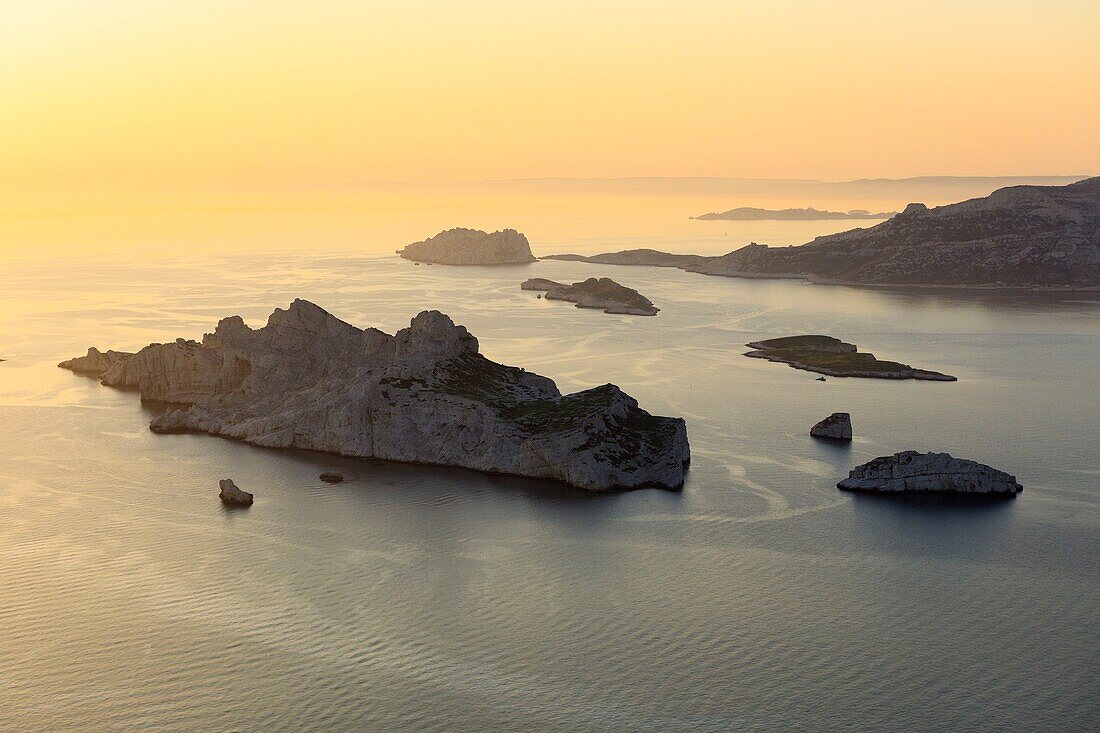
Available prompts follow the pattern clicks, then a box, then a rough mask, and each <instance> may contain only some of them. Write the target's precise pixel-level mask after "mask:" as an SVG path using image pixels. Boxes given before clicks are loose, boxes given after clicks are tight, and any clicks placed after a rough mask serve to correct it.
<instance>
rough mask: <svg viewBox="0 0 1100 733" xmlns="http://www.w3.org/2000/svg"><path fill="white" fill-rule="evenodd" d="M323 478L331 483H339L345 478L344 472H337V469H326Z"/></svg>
mask: <svg viewBox="0 0 1100 733" xmlns="http://www.w3.org/2000/svg"><path fill="white" fill-rule="evenodd" d="M321 480H322V481H327V482H328V483H330V484H338V483H340V482H341V481H343V480H344V474H342V473H337V472H336V471H325V472H324V473H322V474H321Z"/></svg>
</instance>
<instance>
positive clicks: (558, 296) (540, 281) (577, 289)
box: [520, 277, 660, 316]
mask: <svg viewBox="0 0 1100 733" xmlns="http://www.w3.org/2000/svg"><path fill="white" fill-rule="evenodd" d="M520 287H521V288H523V289H524V290H541V291H545V292H546V299H547V300H565V301H568V302H570V303H576V304H577V307H578V308H596V309H598V310H602V311H603V312H604V313H622V314H626V315H632V316H655V315H657V311H659V310H660V308H657V307H655V306H654V305H653V303H652V302H651V301H650V300H649V298H647V297H645V296H644V295H642V294H641V293H639V292H638V291H637V290H634V289H633V288H628V287H626V286H625V285H620V284H619V283H617V282H615V281H614V280H612V279H611V278H609V277H600V278H595V277H590V278H588V279H587V280H584V281H583V282H577V283H573V284H572V285H566V284H564V283H559V282H554V281H553V280H547V279H546V278H542V277H533V278H531V279H530V280H525V281H524V282H523V283H522V284H521V285H520ZM539 297H542V293H539Z"/></svg>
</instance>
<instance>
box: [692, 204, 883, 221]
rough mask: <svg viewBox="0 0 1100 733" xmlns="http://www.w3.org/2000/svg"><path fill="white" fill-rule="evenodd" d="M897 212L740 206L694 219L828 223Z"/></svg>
mask: <svg viewBox="0 0 1100 733" xmlns="http://www.w3.org/2000/svg"><path fill="white" fill-rule="evenodd" d="M897 213H898V212H896V211H880V212H878V213H877V214H872V213H871V212H870V211H866V210H864V209H852V210H851V211H820V210H818V209H815V208H813V207H812V206H811V207H809V208H807V209H758V208H756V207H753V206H740V207H738V208H736V209H730V210H729V211H723V212H721V213H716V212H711V213H709V214H703V215H702V216H693V217H691V218H692V219H699V220H702V221H827V220H832V219H889V218H890V217H891V216H895V215H897Z"/></svg>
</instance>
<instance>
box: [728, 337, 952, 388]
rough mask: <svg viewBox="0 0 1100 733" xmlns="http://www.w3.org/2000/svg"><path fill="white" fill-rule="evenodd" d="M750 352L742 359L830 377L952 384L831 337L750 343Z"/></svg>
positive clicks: (949, 378)
mask: <svg viewBox="0 0 1100 733" xmlns="http://www.w3.org/2000/svg"><path fill="white" fill-rule="evenodd" d="M745 345H746V346H748V347H749V348H750V349H752V351H749V352H746V353H745V356H748V357H752V358H754V359H767V360H768V361H775V362H779V363H781V364H787V365H788V366H790V367H793V368H795V369H802V370H805V371H808V372H816V373H818V374H827V375H829V376H831V377H865V378H870V379H920V380H927V381H932V382H954V381H957V377H953V376H951V375H950V374H942V373H940V372H934V371H929V370H927V369H917V368H915V367H911V366H909V365H908V364H902V363H900V362H896V361H884V360H882V359H878V358H877V357H875V355H874V354H869V353H866V352H860V351H859V349H858V348H857V347H856V345H855V344H849V343H846V342H844V341H841V340H840V339H838V338H834V337H832V336H822V335H819V334H814V335H804V336H784V337H782V338H773V339H765V340H763V341H751V342H749V343H747V344H745Z"/></svg>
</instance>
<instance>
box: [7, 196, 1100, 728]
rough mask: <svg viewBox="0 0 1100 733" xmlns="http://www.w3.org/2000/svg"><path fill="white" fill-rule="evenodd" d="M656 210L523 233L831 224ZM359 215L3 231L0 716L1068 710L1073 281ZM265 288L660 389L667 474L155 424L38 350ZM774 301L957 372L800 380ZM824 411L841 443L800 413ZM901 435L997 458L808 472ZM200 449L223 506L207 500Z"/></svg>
mask: <svg viewBox="0 0 1100 733" xmlns="http://www.w3.org/2000/svg"><path fill="white" fill-rule="evenodd" d="M557 205H560V202H558V204H553V203H551V204H548V206H550V207H551V208H552V209H553V207H554V206H557ZM554 211H558V210H557V209H554ZM682 213H683V214H684V216H682V217H678V218H677V221H676V224H675V226H669V227H668V228H667V229H659V228H658V229H659V231H658V233H657V234H655V235H653V236H650V237H646V236H644V234H645V230H646V226H645V220H644V219H643V220H638V219H634V220H631V221H629V222H628V221H625V220H623V222H622V226H621V228H620V230H619V231H621V232H623V235H622V236H621V237H620V236H615V234H614V232H615V231H616V229H615V227H614V226H612V225H611V224H606V223H605V225H604V226H603V227H602V228H601V229H599V235H598V236H592V235H590V234H588V233H586V227H585V226H584V221H583V217H582V218H581V219H579V220H576V221H572V222H571V223H569V225H568V226H567V227H564V228H561V229H559V230H555V234H553V236H547V238H546V239H545V240H540V239H537V238H535V237H533V238H532V246H533V247H534V248H535V251H536V254H550V253H552V252H554V251H580V252H588V253H591V252H596V251H606V250H614V249H622V248H624V247H626V246H656V247H657V248H661V249H666V250H670V251H680V252H701V253H706V254H714V253H718V252H722V251H727V250H729V249H733V248H735V247H736V246H740V245H741V244H744V243H747V241H752V240H755V241H764V242H771V243H777V244H793V243H797V242H800V241H805V240H806V239H809V238H812V236H814V235H816V234H824V233H829V232H832V231H839V230H841V229H846V228H850V227H851V226H852V223H851V222H836V221H828V222H812V223H807V222H696V221H689V220H688V219H687V216H688V215H693V214H697V213H705V210H703V211H697V210H694V209H691V208H688V207H684V211H683V212H682ZM291 214H292V212H290V213H288V212H285V211H283V212H281V214H280V216H281V217H282V218H283V220H284V221H288V220H291V219H293V217H292V215H291ZM161 215H163V212H162V214H161ZM402 216H403V217H404V218H403V221H405V220H408V221H412V220H414V219H415V217H413V216H412V215H411V214H409V213H408V212H405V213H403V214H402ZM426 216H427V218H431V215H430V214H429V215H426ZM433 221H434V220H433ZM455 223H456V224H461V223H464V222H455ZM873 223H874V222H856V223H855V224H856V225H860V226H866V225H868V224H873ZM36 226H37V225H36ZM143 226H144V225H143ZM210 228H211V229H212V230H213V229H216V228H217V227H216V225H211V227H210ZM368 230H369V227H367V226H364V227H363V230H362V231H359V230H357V231H356V233H355V237H348V238H347V239H345V240H341V241H340V243H339V246H337V244H334V243H333V239H330V238H327V237H325V236H322V237H318V238H316V239H315V240H313V241H309V240H303V242H302V243H301V244H300V246H294V247H287V246H278V247H276V246H272V247H270V248H268V247H265V246H264V245H263V241H264V236H265V235H264V232H263V231H259V232H253V235H252V236H250V237H249V239H248V243H247V246H244V245H242V246H235V245H234V242H235V241H239V240H240V231H239V230H237V229H235V230H234V235H233V237H228V238H227V239H226V240H224V241H223V240H204V241H205V243H206V245H207V246H204V247H197V248H194V249H189V248H186V247H183V246H178V247H177V246H175V245H172V246H166V247H164V248H161V249H160V250H158V251H156V252H155V253H154V252H152V251H151V250H148V251H147V250H136V249H133V248H125V247H122V248H114V249H111V248H106V249H101V248H98V247H92V246H88V247H72V248H68V249H58V250H51V249H49V248H48V247H46V246H45V245H42V246H38V245H36V246H35V247H30V248H23V249H20V250H19V251H18V253H17V255H18V256H14V255H13V256H11V257H7V258H5V259H4V261H3V262H2V263H0V278H2V282H3V289H2V290H0V358H3V359H5V361H3V362H0V730H3V731H13V732H14V731H19V732H22V731H305V730H325V731H440V732H444V731H446V732H451V731H455V732H458V731H471V732H474V731H502V732H515V731H562V732H566V731H569V732H573V731H685V732H686V731H822V732H827V731H856V730H859V731H946V730H951V731H1020V732H1021V733H1023V732H1032V731H1088V730H1097V729H1100V624H1098V621H1097V618H1098V613H1100V369H1098V368H1097V365H1098V364H1100V296H1098V295H1097V294H1096V293H1092V294H1089V293H1078V294H1070V293H1035V292H1026V291H989V290H986V291H963V290H934V289H913V290H898V289H893V290H890V289H876V288H856V287H848V286H826V285H810V284H806V283H803V282H800V281H794V280H749V279H734V278H721V277H708V276H702V275H697V274H691V273H687V272H682V271H680V270H675V269H670V268H645V267H622V266H611V265H593V264H586V263H579V262H564V261H540V262H537V263H533V264H530V265H524V266H501V267H444V266H439V265H435V266H428V265H414V264H413V263H411V262H408V261H405V260H403V259H400V258H398V257H397V256H395V255H394V254H392V252H393V250H394V249H395V248H396V247H398V246H401V245H402V244H404V243H405V242H404V241H401V240H396V241H395V240H394V239H392V238H387V237H382V236H379V237H376V238H375V239H371V235H370V233H369V231H368ZM42 231H45V230H42ZM74 231H75V230H74ZM104 231H107V230H104ZM111 231H114V230H111ZM142 231H143V232H147V233H148V235H149V236H153V233H151V232H152V229H149V230H145V229H143V230H142ZM422 233H423V235H424V236H427V235H430V234H432V233H434V224H433V227H428V228H426V230H425V231H423V232H422ZM104 236H108V235H106V234H105V235H104ZM230 240H232V241H230ZM42 241H46V238H43V240H42ZM405 241H408V240H407V239H406V240H405ZM535 276H537V277H546V278H551V279H555V280H561V281H570V282H571V281H575V280H580V279H583V278H586V277H592V276H607V277H612V278H614V279H615V280H617V281H619V282H621V283H623V284H625V285H627V286H629V287H632V288H636V289H638V290H639V291H640V292H642V293H643V294H644V295H646V296H647V297H649V298H650V299H651V300H652V301H653V302H654V303H655V304H656V305H657V306H658V307H659V308H660V309H661V311H660V313H659V315H658V316H656V317H653V318H646V317H637V316H620V315H608V314H604V313H601V312H599V311H595V310H584V309H578V308H575V307H573V306H572V305H571V304H568V303H563V302H552V301H547V300H545V299H538V298H536V297H535V294H534V293H531V292H527V291H522V290H521V289H520V288H519V284H520V282H522V281H523V280H524V279H526V278H528V277H535ZM294 298H305V299H307V300H310V301H313V302H315V303H317V304H318V305H321V306H322V307H324V308H325V309H327V310H329V311H330V312H332V313H333V314H335V315H336V316H338V317H340V318H342V319H344V320H346V321H348V322H350V323H353V324H355V325H357V326H363V327H365V326H375V327H378V328H381V329H383V330H385V331H387V332H391V333H392V332H393V331H395V330H396V329H399V328H402V327H404V326H406V325H407V324H408V322H409V320H410V319H411V318H412V317H413V316H415V315H416V314H417V313H418V312H419V311H421V310H425V309H438V310H441V311H443V312H445V313H447V314H449V315H450V316H451V317H452V318H453V319H454V320H455V321H456V322H457V323H460V324H463V325H465V326H467V327H468V328H469V329H470V331H471V332H472V333H473V334H475V335H476V336H477V338H478V339H479V341H480V345H481V351H482V353H483V354H485V355H486V356H488V357H489V358H491V359H494V360H496V361H499V362H503V363H506V364H511V365H517V366H522V367H524V368H526V369H528V370H531V371H534V372H537V373H539V374H543V375H546V376H548V377H551V378H553V379H554V380H556V382H557V383H558V385H559V387H560V388H561V389H562V390H563V391H566V392H571V391H575V390H581V389H586V388H589V387H593V386H597V385H601V384H604V383H607V382H612V383H614V384H617V385H619V386H620V387H621V388H622V389H624V390H625V391H626V392H628V393H629V394H631V395H632V396H634V397H635V398H637V399H638V401H639V402H640V404H641V406H642V407H643V408H645V409H646V410H648V411H650V412H652V413H654V414H660V415H674V416H681V417H683V418H684V419H685V420H686V421H687V426H688V436H689V440H690V444H691V451H692V463H691V467H690V470H689V472H688V478H687V482H686V483H685V485H684V487H683V490H682V491H679V492H669V491H662V490H656V489H653V490H641V491H634V492H629V493H621V494H610V495H601V494H593V493H587V492H584V491H581V490H576V489H572V488H570V487H567V486H564V485H561V484H556V483H552V482H546V481H537V480H530V479H523V478H515V477H506V476H492V475H483V474H480V473H477V472H473V471H468V470H463V469H457V468H456V469H449V468H438V467H423V466H416V465H403V464H393V463H384V462H375V461H360V460H353V459H346V458H338V457H334V456H329V455H325V454H320V453H310V452H299V451H287V450H272V449H263V448H257V447H253V446H250V445H247V444H244V443H240V442H234V441H230V440H225V439H221V438H216V437H210V436H204V435H155V434H153V433H151V432H150V431H149V429H148V423H149V420H150V418H151V416H152V415H153V414H154V412H153V408H151V407H145V406H143V405H142V404H141V402H140V400H139V398H138V395H137V394H135V393H133V392H127V391H120V390H116V389H112V388H108V387H104V386H101V385H100V384H99V383H98V382H97V381H96V380H94V379H90V378H88V377H85V376H80V375H76V374H73V373H71V372H68V371H64V370H61V369H58V368H57V366H56V364H57V362H59V361H61V360H62V359H66V358H70V357H73V356H77V355H80V354H83V353H84V351H85V350H86V349H87V348H88V347H89V346H92V345H95V346H97V347H99V348H100V349H106V348H114V349H122V350H135V349H138V348H140V347H142V346H144V345H146V344H148V343H150V342H154V341H166V340H170V339H175V338H177V337H184V338H201V336H202V334H203V333H204V332H208V331H211V330H213V327H214V325H215V323H216V322H217V321H218V320H219V319H220V318H221V317H223V316H227V315H232V314H239V315H241V316H242V317H243V318H244V319H245V320H246V322H248V323H249V324H250V325H253V326H261V325H263V323H264V322H265V319H266V317H267V315H268V314H270V312H271V311H272V310H273V309H274V308H276V307H286V306H287V305H288V304H289V303H290V302H291V301H292V300H293V299H294ZM804 333H821V334H829V335H833V336H836V337H839V338H842V339H844V340H846V341H850V342H853V343H856V344H857V345H859V347H860V348H861V350H865V351H870V352H873V353H874V354H876V355H877V356H879V357H880V358H885V359H891V360H896V361H902V362H906V363H909V364H912V365H914V366H918V367H921V368H925V369H932V370H936V371H941V372H946V373H949V374H953V375H956V376H957V377H958V381H957V382H953V383H940V382H917V381H889V380H873V379H843V378H828V379H827V380H826V381H825V382H820V381H817V379H816V377H817V376H818V375H815V374H810V373H808V372H804V371H799V370H795V369H791V368H788V367H786V366H784V365H781V364H775V363H769V362H766V361H763V360H759V359H749V358H745V357H744V355H743V354H744V352H745V351H747V350H748V349H747V348H746V347H745V344H746V343H747V342H749V341H754V340H759V339H763V338H769V337H776V336H784V335H794V334H804ZM837 411H844V412H849V413H851V415H852V422H853V426H854V432H855V439H854V440H853V441H852V443H851V444H850V445H838V444H834V443H830V442H822V441H819V440H815V439H812V438H811V437H810V436H809V429H810V426H812V425H813V424H814V423H815V422H817V421H818V420H820V419H821V418H823V417H825V416H827V415H829V414H830V413H832V412H837ZM902 450H918V451H947V452H950V453H952V454H953V455H955V456H958V457H964V458H970V459H973V460H977V461H981V462H983V463H988V464H990V465H992V466H994V467H996V468H999V469H1002V470H1004V471H1007V472H1009V473H1011V474H1014V475H1015V476H1016V477H1017V479H1018V480H1019V482H1020V483H1022V484H1023V486H1024V487H1025V489H1024V492H1023V493H1022V494H1021V495H1020V496H1019V497H1018V498H1016V499H1014V500H1000V501H983V500H975V499H971V500H947V499H945V498H933V497H904V496H878V495H853V494H850V493H845V492H841V491H838V490H837V488H836V483H837V481H839V480H841V479H842V478H844V477H846V476H847V473H848V471H849V470H850V469H851V468H852V467H853V466H855V465H857V464H859V463H862V462H864V461H867V460H869V459H871V458H874V457H876V456H882V455H890V454H892V453H895V452H898V451H902ZM328 470H335V471H340V472H342V473H343V474H344V475H345V476H346V477H347V481H345V482H344V483H342V484H327V483H324V482H321V481H320V480H319V478H318V475H319V473H321V472H322V471H328ZM226 477H231V478H233V479H234V480H235V481H236V482H237V484H238V485H240V486H241V487H242V488H243V489H245V490H246V491H251V492H254V493H255V495H256V502H255V504H254V505H253V506H252V507H251V508H250V509H247V510H236V511H234V510H227V509H226V508H224V507H223V506H222V505H221V504H220V502H219V500H218V480H219V479H221V478H226Z"/></svg>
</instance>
